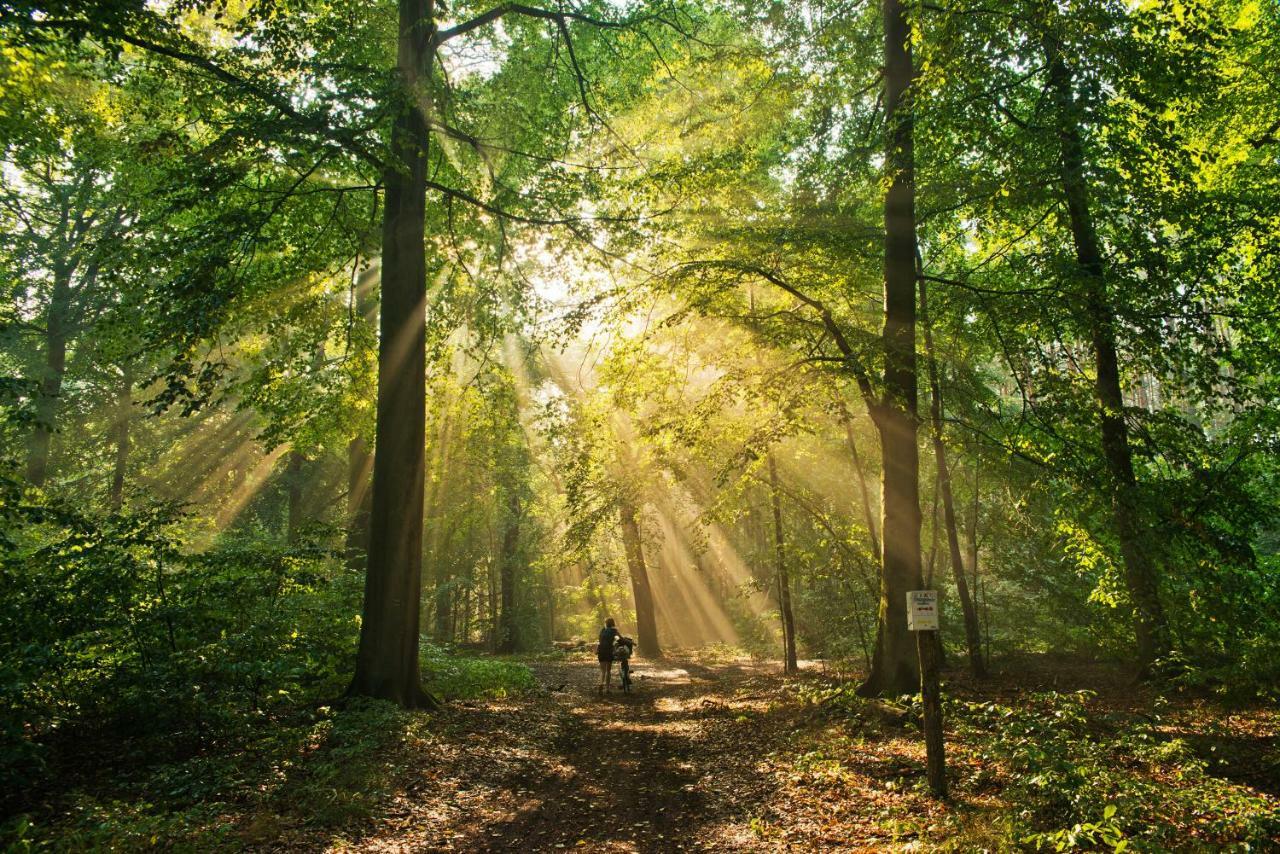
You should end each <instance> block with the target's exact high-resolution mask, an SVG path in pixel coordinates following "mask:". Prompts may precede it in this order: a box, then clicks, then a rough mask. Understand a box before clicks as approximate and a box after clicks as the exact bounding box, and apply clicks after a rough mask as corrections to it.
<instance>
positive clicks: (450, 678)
mask: <svg viewBox="0 0 1280 854" xmlns="http://www.w3.org/2000/svg"><path fill="white" fill-rule="evenodd" d="M422 665H423V670H424V671H425V672H426V674H427V683H426V684H427V688H428V689H429V690H431V691H433V692H434V693H436V694H437V695H438V696H439V697H440V698H441V699H445V700H475V699H480V698H482V697H487V698H495V699H496V698H501V697H507V696H510V695H512V694H519V693H521V692H523V691H528V690H529V689H531V688H533V687H534V685H536V684H537V682H536V680H535V679H534V678H533V671H532V670H530V669H529V668H528V667H526V666H525V665H523V664H520V663H519V662H516V661H507V660H505V659H501V658H479V657H473V656H463V655H457V654H455V653H453V652H452V651H450V650H448V649H446V648H444V647H441V646H436V645H435V644H432V643H427V642H425V641H424V642H423V644H422Z"/></svg>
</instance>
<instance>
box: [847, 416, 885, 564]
mask: <svg viewBox="0 0 1280 854" xmlns="http://www.w3.org/2000/svg"><path fill="white" fill-rule="evenodd" d="M840 416H841V420H842V421H843V422H844V440H845V443H846V444H847V445H848V447H849V456H850V457H852V458H853V473H854V475H855V476H856V477H857V479H858V494H859V496H860V497H861V498H862V518H863V521H864V522H866V525H867V536H868V537H869V538H870V539H871V553H872V554H873V555H875V556H876V558H877V559H879V557H880V536H879V535H878V534H877V533H876V513H875V508H874V507H873V506H872V504H871V490H870V489H869V488H868V487H867V472H866V469H865V468H864V467H863V465H862V457H861V455H860V454H859V453H858V443H857V441H855V439H854V435H853V419H852V418H851V417H850V416H849V410H848V409H846V408H845V407H844V405H843V404H841V406H840Z"/></svg>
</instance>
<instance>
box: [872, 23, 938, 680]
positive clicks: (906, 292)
mask: <svg viewBox="0 0 1280 854" xmlns="http://www.w3.org/2000/svg"><path fill="white" fill-rule="evenodd" d="M882 9H883V19H884V52H885V121H886V126H887V128H888V139H887V145H886V152H885V154H886V156H885V169H886V170H887V172H888V176H889V180H890V184H889V190H888V192H887V193H886V194H885V201H884V219H885V263H884V330H883V333H882V336H881V337H882V341H883V346H884V354H885V365H884V395H883V400H882V402H881V405H880V406H878V407H877V408H876V410H875V423H876V428H877V430H878V431H879V434H880V452H881V457H882V460H883V473H882V483H883V488H882V492H881V496H882V497H881V504H882V511H881V512H882V518H881V525H880V533H881V537H882V546H881V573H880V618H879V627H878V637H877V641H876V654H875V656H874V658H873V659H872V663H871V672H870V673H869V674H868V675H867V679H866V681H865V682H863V684H862V685H861V686H860V687H859V689H858V690H859V693H861V694H863V695H874V694H882V693H889V694H904V693H914V692H915V691H916V690H917V687H918V686H919V684H920V683H919V672H918V669H919V661H918V656H917V654H916V649H915V647H916V644H915V641H914V639H913V638H912V637H911V633H910V632H908V631H907V615H906V598H907V591H909V590H912V589H916V588H918V587H919V586H920V584H921V583H922V581H923V579H922V577H921V567H920V484H919V475H920V459H919V451H918V448H917V447H916V429H917V425H916V420H917V399H916V396H917V392H916V349H915V348H916V332H915V324H916V270H915V258H916V223H915V159H914V151H913V148H912V145H913V140H912V131H913V119H912V104H911V100H912V99H911V90H910V87H911V84H912V79H913V77H914V72H913V69H912V59H911V46H910V26H909V24H908V21H907V15H906V10H905V8H904V7H903V5H902V3H901V2H900V0H883V6H882Z"/></svg>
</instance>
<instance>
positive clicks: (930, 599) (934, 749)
mask: <svg viewBox="0 0 1280 854" xmlns="http://www.w3.org/2000/svg"><path fill="white" fill-rule="evenodd" d="M906 606H907V629H908V630H910V631H912V632H914V633H915V636H916V656H917V658H918V659H919V662H920V697H921V700H922V701H923V705H924V747H925V755H926V757H927V759H926V766H927V768H928V773H929V788H930V789H931V790H933V793H934V795H936V796H937V797H939V798H945V797H946V796H947V759H946V744H945V742H944V741H943V737H942V689H941V688H940V687H939V685H938V670H939V669H940V665H939V656H938V646H939V642H940V639H939V638H938V616H939V615H938V593H937V591H935V590H918V591H911V592H908V593H907V602H906Z"/></svg>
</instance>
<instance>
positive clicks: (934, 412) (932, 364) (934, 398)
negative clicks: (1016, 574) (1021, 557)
mask: <svg viewBox="0 0 1280 854" xmlns="http://www.w3.org/2000/svg"><path fill="white" fill-rule="evenodd" d="M920 320H921V322H922V323H923V324H924V349H925V358H926V360H927V362H928V366H929V390H930V397H931V399H930V404H929V415H930V418H931V420H932V422H933V455H934V459H935V460H936V461H937V465H938V491H939V492H941V493H942V521H943V523H944V524H945V526H946V529H947V548H948V552H949V554H950V557H951V577H952V578H953V579H954V580H955V583H956V595H957V596H959V597H960V610H961V611H962V612H963V613H964V638H965V646H966V647H967V649H968V651H969V669H970V670H971V671H973V675H974V676H975V677H976V678H978V679H982V678H984V677H985V676H986V675H987V668H986V664H985V663H984V662H983V660H982V632H981V629H980V627H979V625H978V609H977V608H976V607H974V603H973V597H972V596H970V595H969V583H968V580H967V579H966V578H965V575H964V558H963V557H961V554H960V532H959V531H958V530H957V525H956V502H955V498H954V495H953V493H952V491H951V470H950V469H949V468H948V466H947V450H946V446H945V445H944V444H943V441H942V435H943V431H942V382H941V380H940V379H939V377H938V360H937V356H936V354H935V353H934V349H933V329H932V327H931V325H930V322H929V289H928V287H927V285H926V284H925V281H924V280H923V279H921V280H920Z"/></svg>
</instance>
